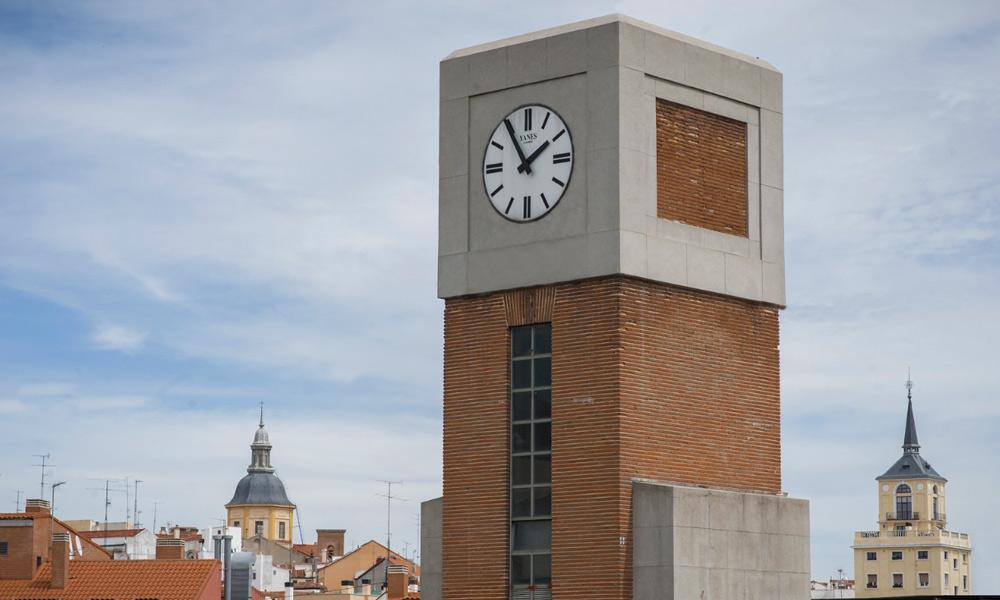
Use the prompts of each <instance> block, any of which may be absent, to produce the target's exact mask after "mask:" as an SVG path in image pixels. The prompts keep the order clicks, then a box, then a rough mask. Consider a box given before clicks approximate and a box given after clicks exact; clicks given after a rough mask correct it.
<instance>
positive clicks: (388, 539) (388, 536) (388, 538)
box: [376, 479, 406, 565]
mask: <svg viewBox="0 0 1000 600" xmlns="http://www.w3.org/2000/svg"><path fill="white" fill-rule="evenodd" d="M379 481H380V482H382V483H384V484H385V486H386V492H385V493H384V494H376V496H381V497H383V498H385V560H386V563H385V564H386V565H391V564H392V501H393V500H402V501H404V502H405V501H406V498H400V497H399V496H393V495H392V486H394V485H402V484H403V482H402V481H389V480H387V479H380V480H379Z"/></svg>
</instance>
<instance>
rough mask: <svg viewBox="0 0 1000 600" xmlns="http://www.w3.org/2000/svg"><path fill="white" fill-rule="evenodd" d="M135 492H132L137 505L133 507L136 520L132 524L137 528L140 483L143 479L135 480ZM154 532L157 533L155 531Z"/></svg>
mask: <svg viewBox="0 0 1000 600" xmlns="http://www.w3.org/2000/svg"><path fill="white" fill-rule="evenodd" d="M134 483H135V493H134V494H132V501H133V502H134V503H135V506H134V507H133V508H132V520H133V521H135V522H134V523H133V524H132V526H133V527H135V528H136V529H138V528H139V484H140V483H142V480H141V479H136V480H135V482H134ZM153 533H156V532H155V531H154V532H153Z"/></svg>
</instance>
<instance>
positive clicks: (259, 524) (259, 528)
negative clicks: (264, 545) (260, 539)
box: [253, 521, 264, 535]
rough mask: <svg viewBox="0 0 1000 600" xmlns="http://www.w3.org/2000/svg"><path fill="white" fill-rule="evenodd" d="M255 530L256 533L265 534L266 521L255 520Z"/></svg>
mask: <svg viewBox="0 0 1000 600" xmlns="http://www.w3.org/2000/svg"><path fill="white" fill-rule="evenodd" d="M253 532H254V534H255V535H264V521H254V524H253Z"/></svg>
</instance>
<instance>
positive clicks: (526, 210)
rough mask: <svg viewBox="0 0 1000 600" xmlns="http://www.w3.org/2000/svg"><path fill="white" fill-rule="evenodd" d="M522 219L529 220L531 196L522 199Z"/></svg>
mask: <svg viewBox="0 0 1000 600" xmlns="http://www.w3.org/2000/svg"><path fill="white" fill-rule="evenodd" d="M524 218H525V219H530V218H531V196H525V197H524Z"/></svg>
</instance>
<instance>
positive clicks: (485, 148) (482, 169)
mask: <svg viewBox="0 0 1000 600" xmlns="http://www.w3.org/2000/svg"><path fill="white" fill-rule="evenodd" d="M529 106H540V107H542V108H544V109H546V110H549V111H552V112H554V113H555V114H556V116H557V117H559V120H560V121H562V123H563V125H564V126H565V127H566V135H568V136H569V139H570V147H571V148H572V152H573V160H572V162H570V166H569V177H567V178H566V185H565V186H563V193H562V194H560V195H559V200H557V201H556V203H555V204H553V205H552V208H550V209H549V210H547V211H546V212H545V214H543V215H542V216H540V217H536V218H534V219H527V220H525V219H521V220H518V219H511V218H510V217H508V216H507V215H505V214H503V213H502V212H501V211H500V210H499V209H498V208H497V207H496V206H493V201H492V200H490V191H489V190H488V189H486V172H485V171H486V153H487V152H489V148H490V140H492V139H493V136H492V131H496V130H497V129H499V128H500V126H501V125H502V124H503V119H506V118H507V117H509V116H510V115H512V114H514V113H516V112H517V111H519V110H521V109H522V108H527V107H529ZM503 119H501V120H500V122H499V123H497V125H496V127H494V128H493V129H492V131H491V135H490V136H489V137H488V138H487V139H486V144H485V145H484V146H483V158H482V160H480V161H479V164H480V165H481V166H480V168H479V180H480V181H481V182H482V185H483V193H484V194H485V195H486V202H487V203H489V205H490V208H492V209H493V211H494V212H496V213H497V214H498V215H500V218H502V219H503V220H504V221H508V222H510V223H517V224H518V225H523V224H526V223H536V222H538V221H541V220H542V219H544V218H545V217H547V216H549V215H551V214H552V213H554V212H555V211H556V207H558V206H559V204H560V203H561V202H562V199H563V196H565V195H566V192H568V191H569V184H570V183H571V182H572V181H573V171H575V170H576V149H575V148H574V147H573V143H572V140H573V132H572V131H571V130H570V128H569V123H567V122H566V119H564V118H563V116H562V114H560V113H559V111H558V110H556V109H554V108H552V107H551V106H549V105H548V104H542V103H541V102H526V103H524V104H519V105H517V106H515V107H514V108H513V109H511V110H510V111H508V112H507V114H506V115H504V116H503Z"/></svg>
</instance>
